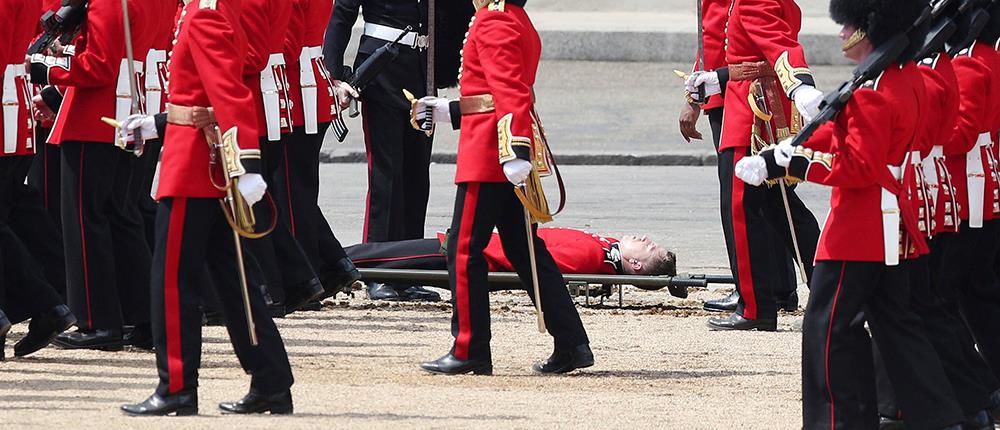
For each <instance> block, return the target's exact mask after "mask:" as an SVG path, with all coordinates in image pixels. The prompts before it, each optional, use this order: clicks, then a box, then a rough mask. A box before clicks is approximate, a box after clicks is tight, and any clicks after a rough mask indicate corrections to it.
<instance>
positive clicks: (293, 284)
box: [247, 137, 316, 302]
mask: <svg viewBox="0 0 1000 430" xmlns="http://www.w3.org/2000/svg"><path fill="white" fill-rule="evenodd" d="M282 148H283V146H282V144H281V142H280V141H277V142H271V141H268V140H267V138H266V137H262V138H261V139H260V150H261V161H262V165H263V169H264V171H263V172H262V173H261V174H262V175H263V176H264V181H265V182H267V186H268V193H269V196H268V197H265V199H267V198H271V199H274V200H275V204H276V205H277V208H278V214H277V216H278V221H277V223H276V224H275V228H274V231H273V232H272V233H271V234H269V235H267V236H264V237H262V238H260V239H253V240H248V241H247V248H248V249H249V250H250V252H251V253H252V254H253V257H254V259H255V260H256V261H257V263H258V264H259V267H260V269H261V270H262V271H263V276H262V278H263V279H265V280H266V285H267V291H268V293H269V294H270V295H271V298H272V299H273V300H274V301H275V302H284V299H285V295H286V294H287V293H288V291H289V290H292V289H296V288H303V287H305V286H306V285H308V282H309V281H311V280H313V279H315V278H316V272H315V271H314V270H313V266H312V264H310V263H309V258H308V257H307V256H306V254H305V252H303V251H302V247H301V246H300V245H299V243H298V241H296V240H295V238H294V237H292V233H291V231H290V226H289V225H288V223H287V222H285V220H286V219H287V217H284V216H283V215H282V213H281V212H282V209H281V206H280V204H279V203H278V197H277V195H278V194H275V190H278V189H280V188H281V187H280V186H279V185H277V183H276V182H275V176H277V175H276V173H277V172H278V168H279V167H280V166H282V165H284V163H285V156H284V150H283V149H282ZM270 209H271V208H270V205H269V204H268V202H266V201H264V202H260V203H259V204H256V205H254V207H253V211H254V215H255V217H256V219H257V225H261V226H265V225H269V224H270V223H271V220H272V213H271V210H270Z"/></svg>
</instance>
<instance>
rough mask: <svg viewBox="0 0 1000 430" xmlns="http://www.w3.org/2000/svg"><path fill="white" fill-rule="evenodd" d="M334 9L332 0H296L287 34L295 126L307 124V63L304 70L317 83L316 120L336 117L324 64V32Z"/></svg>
mask: <svg viewBox="0 0 1000 430" xmlns="http://www.w3.org/2000/svg"><path fill="white" fill-rule="evenodd" d="M332 11H333V2H331V1H329V0H295V6H294V9H293V11H292V18H291V22H290V24H289V25H288V33H287V36H286V37H285V62H287V63H288V96H289V99H291V101H292V125H293V126H295V127H299V126H302V125H305V112H304V110H305V108H306V106H305V104H304V103H303V102H302V100H303V94H302V84H301V82H302V66H303V65H304V64H306V65H307V67H308V68H307V69H306V72H305V73H311V74H312V79H313V80H314V81H315V83H316V86H315V88H316V107H315V110H316V123H317V124H323V123H326V122H330V120H331V119H332V118H333V116H334V115H333V113H334V106H333V86H332V85H331V82H330V73H329V71H327V70H326V65H325V64H324V63H323V32H324V30H325V29H326V24H327V23H328V22H329V21H330V13H331V12H332ZM306 132H307V133H310V130H308V129H307V130H306ZM310 134H312V133H310Z"/></svg>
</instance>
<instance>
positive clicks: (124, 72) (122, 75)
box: [115, 59, 143, 122]
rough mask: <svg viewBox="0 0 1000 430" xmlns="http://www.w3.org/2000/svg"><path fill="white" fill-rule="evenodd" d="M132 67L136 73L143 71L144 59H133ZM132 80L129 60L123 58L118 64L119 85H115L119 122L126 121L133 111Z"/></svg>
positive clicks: (116, 117) (116, 116) (116, 111)
mask: <svg viewBox="0 0 1000 430" xmlns="http://www.w3.org/2000/svg"><path fill="white" fill-rule="evenodd" d="M132 67H134V68H135V71H136V73H137V74H138V73H142V71H143V64H142V61H133V62H132ZM136 82H138V81H136ZM130 83H131V81H130V80H129V76H128V60H126V59H123V60H122V62H121V64H120V65H119V66H118V85H117V86H116V87H115V119H116V120H118V122H122V121H125V118H127V117H128V116H129V115H131V114H132V113H139V112H132V91H131V90H130V89H129V85H130Z"/></svg>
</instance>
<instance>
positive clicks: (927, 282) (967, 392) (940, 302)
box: [875, 234, 995, 418]
mask: <svg viewBox="0 0 1000 430" xmlns="http://www.w3.org/2000/svg"><path fill="white" fill-rule="evenodd" d="M951 236H953V235H950V234H945V235H939V236H938V237H937V238H936V239H935V240H933V241H931V255H930V256H924V257H921V258H918V259H916V260H913V261H912V262H910V285H911V286H912V290H911V294H910V306H911V308H912V310H913V311H914V312H915V313H916V314H917V315H918V316H919V317H920V319H921V320H922V321H923V322H924V327H925V328H926V330H927V339H928V340H929V341H930V342H931V344H932V345H933V346H934V350H935V351H936V352H937V354H938V357H939V358H940V359H941V365H942V366H943V368H944V371H945V375H946V376H948V380H949V381H951V387H952V388H953V389H954V392H955V398H956V399H957V400H958V403H959V406H961V407H962V412H964V413H965V414H966V415H972V414H974V413H977V412H979V411H981V410H983V409H986V407H987V406H988V403H989V399H988V396H989V394H990V392H991V391H992V390H993V389H995V387H994V388H992V389H988V388H987V386H986V385H985V384H988V383H990V380H991V379H993V377H992V373H991V372H990V370H989V368H988V367H987V366H986V364H985V363H984V362H983V360H982V358H981V357H980V356H979V354H978V353H977V352H976V345H975V342H974V341H973V339H972V336H970V335H969V331H968V329H967V328H966V327H965V325H964V324H963V322H962V321H961V319H960V315H959V313H958V307H957V306H956V303H955V301H954V299H953V298H952V299H949V300H947V301H946V300H945V299H944V298H942V295H941V285H942V284H941V283H940V282H939V281H938V280H937V278H936V277H935V275H936V274H937V273H938V272H939V271H940V269H938V267H939V266H937V265H938V264H940V262H941V254H942V251H943V246H942V245H941V242H942V240H941V239H944V240H945V241H946V240H947V238H950V237H951ZM948 294H951V295H952V296H954V292H951V293H948ZM880 355H881V354H876V356H875V358H876V360H875V364H876V371H877V374H878V377H877V379H876V381H877V382H878V404H879V413H880V414H881V415H883V416H889V417H894V416H895V417H899V418H905V417H903V416H902V415H901V414H899V410H900V408H899V402H898V401H897V400H896V393H895V389H894V388H893V386H892V383H891V381H890V380H889V377H888V374H887V371H886V366H887V365H888V364H887V363H885V361H884V360H882V359H881V357H880ZM992 384H995V382H993V383H992Z"/></svg>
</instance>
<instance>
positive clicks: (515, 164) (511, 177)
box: [503, 158, 531, 185]
mask: <svg viewBox="0 0 1000 430" xmlns="http://www.w3.org/2000/svg"><path fill="white" fill-rule="evenodd" d="M503 174H504V176H506V177H507V180H508V181H510V183H512V184H514V185H521V184H523V183H524V180H525V179H528V175H530V174H531V162H530V161H524V160H522V159H520V158H515V159H513V160H510V161H508V162H506V163H503Z"/></svg>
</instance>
